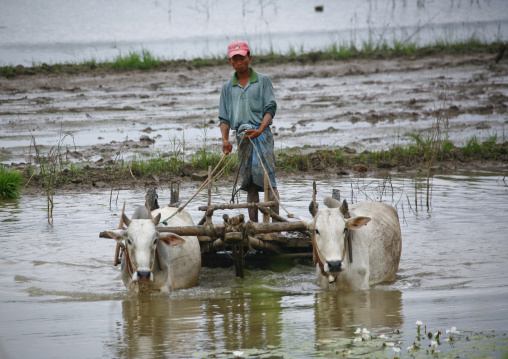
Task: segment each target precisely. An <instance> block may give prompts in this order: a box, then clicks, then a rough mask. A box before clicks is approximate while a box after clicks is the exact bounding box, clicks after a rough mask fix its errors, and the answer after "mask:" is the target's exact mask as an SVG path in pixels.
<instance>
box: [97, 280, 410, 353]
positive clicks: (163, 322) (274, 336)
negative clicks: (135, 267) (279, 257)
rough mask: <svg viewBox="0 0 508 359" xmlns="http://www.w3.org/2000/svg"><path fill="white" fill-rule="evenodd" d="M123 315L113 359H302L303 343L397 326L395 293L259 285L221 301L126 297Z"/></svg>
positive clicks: (111, 345) (399, 316)
mask: <svg viewBox="0 0 508 359" xmlns="http://www.w3.org/2000/svg"><path fill="white" fill-rule="evenodd" d="M122 316H123V320H122V321H118V322H117V323H116V325H117V326H116V328H115V335H114V337H115V340H116V342H115V343H107V344H106V347H107V348H108V351H110V352H111V354H112V356H114V357H118V358H165V357H168V356H169V357H182V358H183V357H189V356H192V355H197V356H208V355H207V354H206V353H210V354H209V355H211V353H223V354H226V353H231V352H233V351H235V350H248V349H253V350H260V349H262V348H278V350H281V351H287V352H293V351H302V357H305V355H307V354H309V353H311V352H312V351H313V350H314V349H312V346H311V345H310V346H308V349H306V350H307V351H306V350H305V345H303V344H302V343H314V342H315V343H318V342H321V343H323V342H326V341H327V340H336V339H337V338H352V337H353V336H354V331H355V330H356V328H358V327H366V328H369V329H380V330H381V331H386V332H391V331H393V330H395V329H397V328H400V326H401V325H402V324H403V319H402V293H401V292H400V291H397V290H395V291H388V290H386V291H385V290H371V291H358V292H343V293H329V292H317V293H313V294H308V295H287V293H282V292H277V291H273V290H267V288H266V287H258V288H254V289H252V288H250V289H249V290H247V289H246V288H236V289H232V290H231V292H230V293H229V297H228V298H222V299H206V300H201V299H177V300H175V299H174V298H171V296H167V295H151V296H148V295H146V296H130V297H129V298H128V299H126V300H124V301H123V303H122ZM302 333H303V334H304V335H302ZM295 336H300V337H301V338H300V339H301V340H297V339H296V337H295ZM304 353H307V354H304Z"/></svg>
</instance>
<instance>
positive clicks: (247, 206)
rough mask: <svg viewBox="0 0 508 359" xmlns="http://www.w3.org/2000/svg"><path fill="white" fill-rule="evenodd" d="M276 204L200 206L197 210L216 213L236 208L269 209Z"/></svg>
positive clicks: (271, 202) (274, 202) (272, 202)
mask: <svg viewBox="0 0 508 359" xmlns="http://www.w3.org/2000/svg"><path fill="white" fill-rule="evenodd" d="M276 204H277V202H276V201H269V202H258V203H253V202H252V203H230V204H216V205H212V206H200V207H198V210H200V211H207V210H209V209H211V210H213V211H216V210H218V209H237V208H254V207H256V206H263V207H271V206H275V205H276Z"/></svg>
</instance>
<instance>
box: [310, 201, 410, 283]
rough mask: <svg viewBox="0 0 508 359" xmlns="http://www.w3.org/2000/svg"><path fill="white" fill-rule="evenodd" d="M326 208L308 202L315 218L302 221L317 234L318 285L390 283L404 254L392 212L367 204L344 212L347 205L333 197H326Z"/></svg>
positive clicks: (352, 206)
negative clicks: (401, 255) (319, 207)
mask: <svg viewBox="0 0 508 359" xmlns="http://www.w3.org/2000/svg"><path fill="white" fill-rule="evenodd" d="M324 203H325V204H326V205H327V207H328V208H327V209H321V210H318V209H317V208H314V206H313V203H312V202H311V205H310V206H309V210H310V212H311V214H312V216H313V218H312V219H306V218H301V220H302V221H303V222H304V223H306V224H307V226H308V228H309V229H310V230H315V239H314V243H313V245H314V258H315V262H316V273H317V278H318V281H319V283H320V285H321V286H322V287H323V288H324V289H329V290H339V289H347V288H349V289H362V290H365V289H369V288H370V286H371V285H373V284H377V283H381V282H384V281H387V280H391V279H392V278H393V277H394V276H395V273H396V272H397V269H398V267H399V261H400V253H401V250H402V236H401V232H400V225H399V216H398V214H397V211H396V210H395V208H393V207H392V206H390V205H388V204H385V203H381V202H373V201H365V202H360V203H356V204H354V205H351V206H350V207H349V210H348V205H347V203H346V202H345V201H344V203H343V204H341V203H340V202H339V201H337V200H335V199H333V198H331V197H327V198H325V200H324ZM348 233H349V235H350V236H351V237H350V240H349V241H348V239H347V235H348ZM348 243H350V245H348ZM350 249H351V256H350V254H349V251H350ZM351 257H352V258H351ZM351 259H352V260H351Z"/></svg>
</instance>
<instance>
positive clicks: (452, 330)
mask: <svg viewBox="0 0 508 359" xmlns="http://www.w3.org/2000/svg"><path fill="white" fill-rule="evenodd" d="M459 333H460V332H459V331H458V330H457V328H456V327H452V328H451V329H446V334H450V338H449V339H450V341H453V336H454V335H455V334H459Z"/></svg>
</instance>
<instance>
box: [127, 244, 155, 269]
mask: <svg viewBox="0 0 508 359" xmlns="http://www.w3.org/2000/svg"><path fill="white" fill-rule="evenodd" d="M121 248H122V252H125V256H126V257H127V260H128V262H127V271H128V272H129V275H130V276H131V277H132V274H134V272H137V271H138V268H137V267H136V265H135V264H134V261H133V260H132V256H131V254H130V251H129V247H128V246H125V245H123V244H122V246H121ZM157 251H158V250H157V248H155V251H154V253H153V259H152V266H151V267H150V272H151V273H153V267H154V266H155V256H156V255H157ZM159 266H160V263H159ZM161 269H162V268H161Z"/></svg>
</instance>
